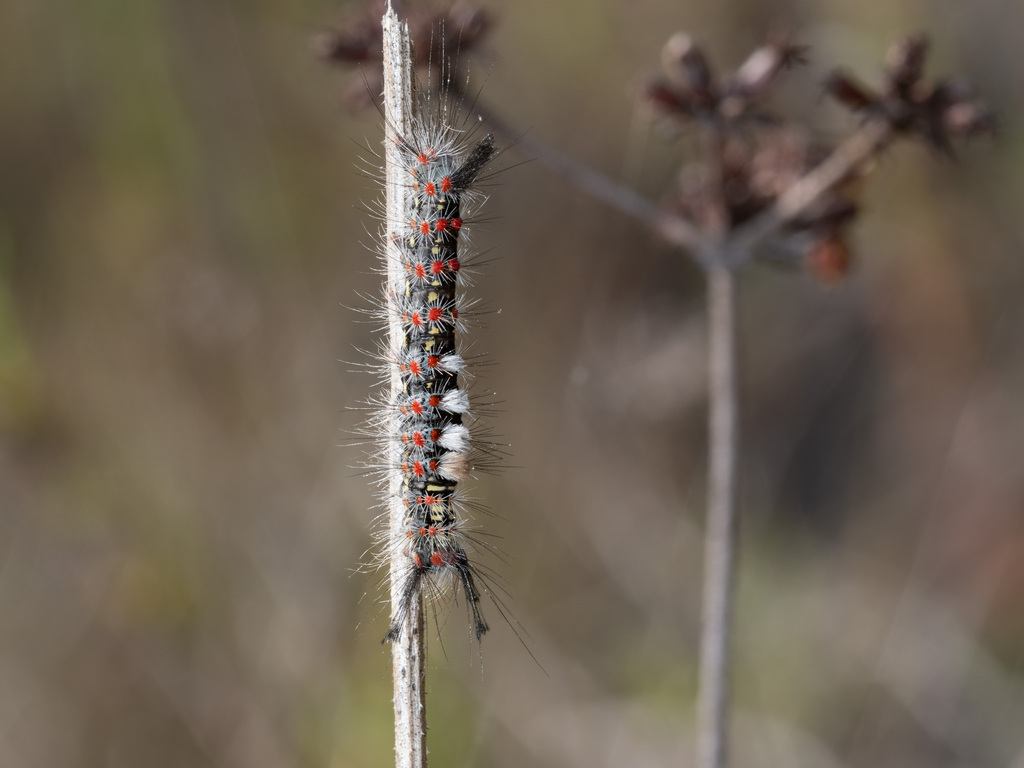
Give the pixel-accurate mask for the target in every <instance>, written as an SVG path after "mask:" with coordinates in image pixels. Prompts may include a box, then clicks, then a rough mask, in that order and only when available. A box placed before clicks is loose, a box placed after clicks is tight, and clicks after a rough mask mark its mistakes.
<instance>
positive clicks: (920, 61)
mask: <svg viewBox="0 0 1024 768" xmlns="http://www.w3.org/2000/svg"><path fill="white" fill-rule="evenodd" d="M804 52H805V49H804V48H803V47H802V46H798V45H794V44H793V43H791V42H790V41H789V40H788V39H787V38H785V37H780V36H776V37H775V38H773V39H770V40H769V41H768V42H766V43H765V44H764V45H762V46H761V47H759V48H758V49H756V50H755V51H754V52H753V53H752V54H751V55H750V56H749V57H748V58H747V60H746V61H745V62H744V63H743V64H742V65H741V66H740V67H739V68H738V69H737V70H736V71H735V72H733V73H728V74H726V75H724V76H720V77H717V78H716V77H715V76H714V74H713V70H712V67H711V65H710V63H709V61H708V59H707V57H706V56H705V54H704V52H703V51H702V50H701V49H700V47H699V46H698V45H697V44H696V43H695V42H694V41H693V39H692V38H691V37H690V36H688V35H685V34H681V33H680V34H677V35H675V36H674V37H672V38H671V39H670V40H669V41H668V43H667V44H666V45H665V47H664V49H663V51H662V65H663V69H664V71H665V75H664V76H662V77H658V78H655V79H652V80H651V81H650V82H648V83H647V84H646V85H645V86H644V89H643V92H642V95H643V98H644V99H645V100H646V102H647V103H648V104H649V105H650V106H651V107H652V108H653V109H654V110H655V111H656V112H657V113H658V114H660V115H661V116H663V117H664V118H666V119H668V120H669V121H671V122H672V123H674V124H676V125H681V126H686V125H695V126H696V127H697V128H698V129H700V130H702V131H704V132H711V133H713V134H714V135H716V136H718V137H719V144H718V147H717V152H715V153H711V154H713V155H714V156H711V157H704V158H701V159H700V160H696V161H694V162H692V163H690V164H688V165H686V166H685V167H684V168H683V169H682V170H681V171H680V174H679V183H678V185H677V187H676V189H675V190H674V192H673V193H672V194H671V195H670V196H669V198H668V199H667V201H666V207H667V208H668V209H669V210H670V211H671V212H672V213H674V214H676V215H679V216H682V217H684V218H687V219H689V220H691V221H693V222H694V223H695V224H696V225H697V226H698V227H699V228H700V229H702V230H704V231H711V230H713V229H714V228H715V227H716V226H721V225H720V223H719V222H718V221H717V218H718V217H720V216H721V215H722V213H723V212H722V210H721V209H722V208H724V215H725V217H726V227H725V228H726V229H735V228H737V227H740V226H742V225H743V224H744V223H746V222H748V221H750V220H751V219H753V218H755V217H757V216H758V215H759V214H764V213H765V212H767V211H769V210H771V209H772V208H773V207H774V206H776V204H777V203H778V201H779V200H780V199H781V198H782V196H783V195H784V194H786V192H787V191H789V190H790V189H792V188H793V187H794V186H795V185H796V184H797V182H798V181H800V180H801V179H803V178H804V177H806V176H807V174H808V173H809V172H810V171H811V170H812V169H814V168H816V167H817V166H818V165H819V164H820V163H822V162H823V161H824V160H825V159H826V158H827V157H829V155H830V153H831V152H832V148H830V147H824V146H819V145H816V144H815V143H814V142H813V141H812V140H811V139H810V136H809V134H808V133H807V131H806V130H805V129H803V128H802V127H800V126H797V125H795V124H792V123H786V122H784V121H781V120H779V119H778V118H777V117H776V116H775V115H772V114H771V113H770V112H768V111H767V110H766V109H765V108H764V106H763V101H764V97H765V96H767V95H768V94H769V93H770V91H771V89H772V87H773V86H774V85H775V84H776V83H777V82H778V81H779V78H780V76H781V75H782V74H783V73H784V72H785V71H786V70H788V69H790V68H791V67H792V66H794V65H796V64H799V63H802V62H803V61H804ZM926 52H927V41H926V40H925V39H924V38H923V37H920V36H911V37H907V38H905V39H903V40H901V41H899V42H897V43H896V44H894V45H893V46H892V47H891V49H890V50H889V53H888V56H887V66H886V70H885V76H884V83H883V87H882V89H881V92H880V93H876V92H874V91H872V90H870V89H868V88H867V87H865V86H863V85H861V84H859V83H858V82H856V81H855V80H854V79H853V78H852V77H851V76H849V75H847V74H845V73H844V72H841V71H836V72H833V73H832V74H831V75H830V76H829V78H828V79H827V81H826V83H825V89H826V92H827V93H829V94H830V95H832V96H833V97H835V98H836V99H837V100H838V101H839V102H840V103H842V104H844V105H846V106H847V107H849V108H851V109H852V110H854V111H855V112H858V113H861V114H862V115H863V116H864V118H865V120H866V121H876V122H881V123H884V124H886V125H887V126H888V128H889V129H891V133H892V135H905V136H912V137H913V136H916V137H918V138H921V139H923V140H924V141H925V142H926V143H927V144H928V145H930V146H932V147H935V148H936V149H939V150H942V151H944V152H947V153H948V152H950V151H951V146H952V143H951V140H952V139H953V138H955V137H963V136H971V135H974V134H977V133H981V132H984V131H988V130H991V127H992V118H991V115H990V114H989V113H988V111H987V110H985V109H984V108H983V107H982V106H980V105H979V104H978V103H977V102H976V101H975V100H974V98H973V96H972V95H971V93H970V91H969V90H968V89H967V88H966V86H964V85H963V84H962V83H958V82H955V81H939V82H937V83H928V82H926V81H925V80H924V78H923V70H924V60H925V54H926ZM884 145H885V142H879V143H878V146H877V148H876V149H877V151H881V150H882V149H883V147H884ZM863 170H864V168H863V165H857V164H851V167H850V168H849V171H848V172H847V174H846V175H845V176H844V177H843V178H841V179H840V180H839V181H838V183H834V184H830V185H828V186H826V187H824V188H822V189H821V190H820V193H819V194H817V195H816V196H815V198H814V200H813V201H812V202H811V204H809V205H807V206H806V207H805V208H804V209H802V210H801V211H800V212H799V214H798V215H795V216H793V217H791V218H788V219H787V220H786V221H785V222H784V223H783V226H780V227H779V228H778V231H777V232H776V233H775V234H776V235H777V237H776V238H775V239H774V240H773V241H772V242H770V243H767V245H769V246H770V247H769V248H762V249H761V252H769V253H771V254H772V255H773V256H776V257H777V256H779V255H780V254H781V255H783V256H790V255H792V254H799V255H800V256H802V258H803V259H804V263H805V265H806V267H807V268H808V269H809V270H810V271H811V272H812V274H814V275H815V276H816V277H818V278H819V279H820V280H822V281H823V282H833V281H835V280H837V279H840V278H842V277H843V276H844V275H845V274H846V272H847V270H848V268H849V266H850V253H849V249H848V247H847V244H846V237H845V230H846V225H847V224H849V223H850V222H851V221H852V220H853V219H854V218H855V217H856V215H857V202H856V199H855V196H856V193H857V188H856V185H855V184H854V183H853V182H855V181H856V179H857V177H858V176H859V175H860V174H861V173H862V172H863ZM762 245H764V244H762Z"/></svg>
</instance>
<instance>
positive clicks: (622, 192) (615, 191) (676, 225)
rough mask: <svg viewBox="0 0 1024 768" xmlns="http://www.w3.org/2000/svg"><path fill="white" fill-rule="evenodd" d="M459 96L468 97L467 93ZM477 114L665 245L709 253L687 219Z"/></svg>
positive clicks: (482, 109)
mask: <svg viewBox="0 0 1024 768" xmlns="http://www.w3.org/2000/svg"><path fill="white" fill-rule="evenodd" d="M459 93H460V95H462V96H463V97H465V94H464V92H461V91H459ZM476 111H477V113H478V114H479V115H480V117H481V119H482V120H483V121H484V123H486V124H487V127H488V128H490V129H491V130H493V131H494V132H495V133H496V134H498V135H499V136H503V137H505V139H506V140H508V141H509V142H513V143H515V144H517V145H518V146H519V148H520V149H521V150H522V152H523V154H524V155H526V156H528V157H531V158H534V159H536V160H537V162H539V163H540V164H541V165H543V166H544V167H545V168H547V169H548V170H549V171H551V172H552V173H554V174H556V175H558V176H561V177H562V178H563V179H565V180H566V181H568V182H569V183H570V184H574V185H576V186H577V187H579V188H580V189H581V190H583V191H584V192H586V193H587V194H588V195H590V196H591V197H595V198H597V199H598V200H601V201H602V202H604V203H607V204H608V205H609V206H611V207H612V208H615V209H617V210H619V211H621V212H622V213H624V214H626V215H627V216H631V217H633V218H634V219H637V220H638V221H642V222H644V223H645V224H646V225H647V226H648V227H650V228H651V230H652V231H653V232H656V233H657V234H658V235H660V236H661V237H662V238H664V240H665V241H666V242H668V243H671V244H673V245H676V246H678V247H680V248H684V249H686V250H687V251H689V252H690V253H692V254H694V258H697V259H701V258H702V257H703V255H704V254H705V253H706V252H707V249H706V248H705V245H706V240H705V237H704V235H703V234H702V233H701V231H700V230H699V229H697V227H695V226H694V225H693V224H692V223H690V222H689V221H687V220H686V219H683V218H680V217H679V216H675V215H673V214H671V213H668V212H667V211H665V210H664V209H662V207H661V206H659V205H658V204H657V203H654V202H651V201H650V200H648V199H647V198H645V197H643V196H642V195H639V194H637V193H636V192H634V191H633V190H632V189H630V188H629V187H626V186H623V185H622V184H619V183H618V182H616V181H614V180H612V179H610V178H608V177H607V176H605V175H604V174H602V173H599V172H598V171H595V170H594V169H593V168H591V167H590V166H587V165H584V164H583V163H581V162H579V161H578V160H574V159H573V158H571V157H569V156H568V155H566V154H564V153H562V152H559V151H558V150H557V149H555V148H554V147H552V146H551V145H549V144H547V143H545V142H543V141H541V140H540V139H536V138H534V137H533V136H531V135H529V134H527V133H520V132H518V131H516V130H515V129H514V128H513V127H512V126H510V125H509V124H508V123H507V122H505V120H503V119H502V118H500V117H498V116H497V115H496V114H495V113H494V112H493V111H491V110H489V109H486V108H485V107H482V106H480V105H477V108H476ZM705 266H707V264H705Z"/></svg>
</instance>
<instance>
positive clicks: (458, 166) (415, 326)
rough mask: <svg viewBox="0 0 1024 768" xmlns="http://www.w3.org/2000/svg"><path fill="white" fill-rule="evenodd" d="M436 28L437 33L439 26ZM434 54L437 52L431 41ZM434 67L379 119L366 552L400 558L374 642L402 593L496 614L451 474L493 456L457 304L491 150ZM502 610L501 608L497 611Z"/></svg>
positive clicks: (394, 625)
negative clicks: (374, 494)
mask: <svg viewBox="0 0 1024 768" xmlns="http://www.w3.org/2000/svg"><path fill="white" fill-rule="evenodd" d="M442 39H443V36H442ZM441 57H442V59H443V57H444V51H443V50H442V51H441ZM451 71H452V67H451V65H450V64H449V63H448V62H446V61H443V62H442V66H441V67H440V72H441V75H440V79H441V85H442V88H441V89H439V90H438V91H437V92H435V91H433V90H431V88H430V87H429V86H430V84H429V83H428V87H427V89H426V91H425V92H424V95H422V96H419V97H418V98H419V102H418V103H417V104H416V106H415V108H414V109H413V110H412V113H411V114H410V115H409V120H408V122H407V124H406V126H405V130H404V131H402V130H397V126H394V125H390V124H388V125H386V128H387V134H388V138H387V139H386V140H385V156H386V157H388V158H389V162H390V163H393V164H396V165H397V166H398V168H399V177H400V179H401V180H400V182H399V185H398V186H399V187H400V189H399V190H398V193H397V194H396V195H395V200H396V201H397V204H396V205H393V202H395V201H392V200H391V199H390V196H391V195H392V194H393V192H392V189H391V188H390V187H389V189H388V195H389V200H388V206H387V209H386V210H387V211H388V213H387V214H386V215H385V217H384V236H383V243H382V245H383V247H382V248H381V253H382V254H383V255H384V258H385V271H386V273H387V275H388V279H387V282H386V284H385V291H384V297H383V303H382V305H381V315H382V317H383V319H384V320H385V321H386V324H387V327H388V331H389V335H388V341H387V343H386V344H385V348H384V350H383V351H384V365H383V366H382V372H383V373H384V378H385V387H386V389H385V391H384V392H383V393H382V397H381V398H380V402H379V403H378V405H380V406H382V408H381V410H380V411H379V412H378V414H377V415H376V416H375V417H374V419H373V423H372V426H373V427H374V430H373V431H374V433H375V435H376V437H377V439H378V444H379V451H378V455H377V466H376V468H377V469H378V470H379V471H380V472H381V487H382V491H383V496H384V499H383V506H384V508H385V512H384V514H383V515H381V517H382V518H385V519H386V520H387V521H388V525H387V526H386V530H385V531H384V532H383V533H382V534H381V535H380V536H379V538H380V542H381V547H380V551H379V553H378V563H379V564H384V563H392V568H393V567H394V565H393V561H397V562H399V563H401V566H400V574H399V577H398V589H397V590H396V589H395V588H394V584H395V581H394V574H392V614H391V623H390V626H389V628H388V631H387V634H386V635H385V638H384V640H385V642H387V641H395V640H398V639H399V638H400V637H401V635H402V631H403V626H404V624H405V618H406V616H407V615H409V612H410V610H411V608H412V606H413V605H414V604H416V603H417V601H419V600H421V599H422V598H424V597H426V598H428V599H431V600H432V601H433V607H434V610H435V615H436V610H437V609H436V604H437V599H438V598H440V599H442V600H443V599H445V598H452V597H456V596H457V595H459V594H461V595H462V597H463V598H464V599H465V604H466V609H467V612H468V614H469V617H470V622H471V630H472V632H473V634H474V635H475V637H476V638H477V640H479V639H480V638H481V637H482V636H483V634H484V633H485V632H487V630H488V625H487V622H486V620H485V619H484V617H483V614H482V612H481V609H480V599H481V594H483V593H486V594H488V595H489V596H490V598H491V599H492V601H493V602H494V604H495V606H496V607H497V609H498V611H499V613H501V615H502V616H503V617H505V616H506V612H505V610H504V609H503V606H502V603H501V600H500V598H499V597H498V596H496V595H495V594H494V592H493V590H492V589H491V587H490V586H489V583H488V580H487V579H486V578H485V576H484V572H482V570H481V567H480V566H479V565H478V564H476V563H474V562H473V559H472V558H473V557H474V555H475V553H476V552H477V551H478V550H480V549H483V548H489V547H488V545H486V544H484V543H483V542H482V541H481V539H480V538H479V534H475V533H474V532H473V530H472V528H471V527H470V525H469V519H468V514H467V513H468V509H469V508H471V507H474V505H473V504H470V503H468V502H467V501H466V500H465V498H464V497H463V496H462V495H461V488H460V487H459V486H460V484H461V483H462V482H463V481H464V480H466V479H467V478H468V477H469V476H470V475H471V474H472V472H473V471H474V470H476V469H481V468H486V466H487V465H488V463H491V464H493V462H494V460H495V458H496V454H497V450H496V448H495V447H494V446H493V445H489V444H487V443H485V442H483V441H481V440H480V439H479V435H477V436H474V435H473V434H472V431H473V430H471V428H472V427H474V416H473V414H472V409H471V399H470V397H469V395H468V393H467V391H466V388H465V385H466V379H467V376H468V371H467V366H468V365H469V364H468V363H467V360H466V356H464V355H463V354H462V353H461V352H460V337H461V336H462V334H463V332H464V330H465V318H466V316H467V305H466V303H465V301H464V299H463V297H462V295H461V293H462V290H461V289H462V287H463V286H464V284H465V282H466V277H465V270H464V266H465V264H466V261H467V259H466V253H465V247H466V225H467V222H468V221H470V220H471V219H472V216H473V214H474V213H475V212H476V211H477V210H478V209H479V206H480V204H482V203H483V201H484V199H485V197H484V195H482V194H481V193H480V191H479V186H478V185H479V184H480V182H481V181H482V179H483V178H484V176H485V174H486V171H487V168H488V167H489V165H490V163H491V162H492V161H493V160H494V159H495V158H496V157H497V155H498V154H499V153H498V150H497V149H496V147H495V145H494V138H493V136H492V135H491V134H486V135H481V133H482V132H481V131H480V130H479V129H478V128H476V127H474V126H472V125H470V124H469V122H468V120H466V119H465V118H464V117H463V112H464V109H465V108H466V101H465V97H464V96H463V95H462V92H461V91H459V90H458V89H457V88H456V87H455V86H454V85H453V84H452V82H451V74H450V73H451ZM506 618H507V617H506Z"/></svg>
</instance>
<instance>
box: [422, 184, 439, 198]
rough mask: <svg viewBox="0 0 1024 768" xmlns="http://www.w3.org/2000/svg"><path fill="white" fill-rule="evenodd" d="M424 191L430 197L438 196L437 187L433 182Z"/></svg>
mask: <svg viewBox="0 0 1024 768" xmlns="http://www.w3.org/2000/svg"><path fill="white" fill-rule="evenodd" d="M423 191H424V192H426V193H427V195H428V196H429V197H433V196H434V195H436V194H437V185H436V184H434V182H432V181H428V182H427V185H426V187H424V189H423Z"/></svg>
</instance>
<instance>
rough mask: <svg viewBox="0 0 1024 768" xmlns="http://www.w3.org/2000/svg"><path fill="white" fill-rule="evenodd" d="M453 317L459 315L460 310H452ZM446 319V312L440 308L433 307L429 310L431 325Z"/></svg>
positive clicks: (428, 316) (428, 315) (428, 318)
mask: <svg viewBox="0 0 1024 768" xmlns="http://www.w3.org/2000/svg"><path fill="white" fill-rule="evenodd" d="M452 314H453V315H457V314H458V310H456V309H453V310H452ZM443 319H444V310H443V309H441V308H440V307H431V308H430V309H429V310H427V321H428V322H431V323H437V322H440V321H441V320H443Z"/></svg>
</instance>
